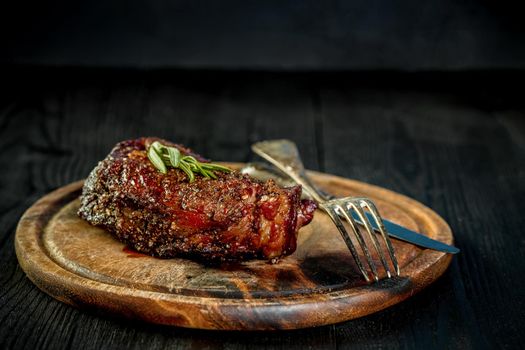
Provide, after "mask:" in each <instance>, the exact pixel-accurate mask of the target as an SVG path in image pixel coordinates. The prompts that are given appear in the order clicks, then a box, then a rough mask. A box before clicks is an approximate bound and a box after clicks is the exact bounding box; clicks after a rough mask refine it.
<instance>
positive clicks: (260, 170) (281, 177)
mask: <svg viewBox="0 0 525 350" xmlns="http://www.w3.org/2000/svg"><path fill="white" fill-rule="evenodd" d="M241 172H242V173H244V174H248V175H250V176H252V177H255V178H257V179H259V180H263V181H264V180H267V179H270V178H271V179H274V180H275V181H277V183H279V184H281V185H283V186H289V185H293V184H295V183H294V182H293V180H291V179H290V178H289V177H288V176H286V174H284V173H282V172H281V171H280V170H278V169H276V168H275V167H273V166H271V165H267V164H264V163H251V164H247V165H246V166H245V167H244V168H242V169H241ZM366 215H367V218H368V221H369V222H370V224H371V225H372V227H373V228H374V230H376V231H378V230H379V228H378V227H377V224H376V222H375V220H374V218H373V217H372V215H371V214H369V213H366ZM352 217H353V218H354V220H355V221H356V222H357V223H359V224H360V225H363V223H362V222H361V220H360V218H359V217H358V216H357V214H356V213H355V212H352ZM383 224H384V226H385V229H386V231H387V234H388V235H389V236H390V237H393V238H395V239H399V240H401V241H404V242H408V243H411V244H414V245H417V246H419V247H422V248H429V249H432V250H437V251H440V252H445V253H449V254H457V253H459V251H460V250H459V249H458V248H456V247H454V246H451V245H448V244H445V243H443V242H440V241H436V240H435V239H432V238H429V237H427V236H425V235H423V234H421V233H418V232H415V231H412V230H410V229H408V228H406V227H403V226H401V225H398V224H396V223H394V222H392V221H390V220H387V219H384V218H383Z"/></svg>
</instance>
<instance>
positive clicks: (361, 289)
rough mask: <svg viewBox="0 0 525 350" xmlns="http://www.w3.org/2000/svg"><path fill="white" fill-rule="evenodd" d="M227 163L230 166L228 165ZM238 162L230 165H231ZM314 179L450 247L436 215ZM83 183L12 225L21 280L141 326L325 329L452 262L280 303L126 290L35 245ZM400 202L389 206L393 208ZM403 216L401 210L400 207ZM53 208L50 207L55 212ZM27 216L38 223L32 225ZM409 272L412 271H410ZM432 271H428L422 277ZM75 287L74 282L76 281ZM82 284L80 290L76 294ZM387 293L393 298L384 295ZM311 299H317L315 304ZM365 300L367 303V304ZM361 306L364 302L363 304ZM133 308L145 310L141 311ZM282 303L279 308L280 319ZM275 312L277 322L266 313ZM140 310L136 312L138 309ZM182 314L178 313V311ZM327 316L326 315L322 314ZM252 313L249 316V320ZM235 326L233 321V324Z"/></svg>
mask: <svg viewBox="0 0 525 350" xmlns="http://www.w3.org/2000/svg"><path fill="white" fill-rule="evenodd" d="M230 164H232V163H230ZM238 165H239V163H234V166H238ZM309 174H310V175H311V176H312V177H313V178H314V179H315V178H316V177H324V178H325V179H327V180H329V181H335V182H341V181H342V182H346V183H352V184H354V185H357V186H360V187H363V188H365V189H366V191H367V192H369V191H372V192H375V193H382V194H388V195H394V196H395V197H397V198H398V199H399V200H400V201H401V202H404V203H405V204H410V206H409V207H410V208H417V209H418V210H421V211H422V213H423V214H420V215H425V216H427V217H430V218H431V219H432V223H433V224H434V225H435V226H436V227H435V228H434V229H439V230H440V231H439V239H440V240H441V241H443V242H444V243H447V244H453V234H452V231H451V229H450V227H449V226H448V224H447V223H446V222H445V221H444V219H443V218H441V217H440V216H439V215H438V214H437V213H436V212H434V211H433V210H431V209H430V208H428V207H426V206H425V205H423V204H422V203H420V202H417V201H416V200H414V199H412V198H409V197H407V196H404V195H402V194H399V193H396V192H393V191H391V190H388V189H385V188H382V187H379V186H375V185H371V184H367V183H364V182H360V181H356V180H351V179H347V178H343V177H339V176H336V175H330V174H325V173H319V172H313V171H309ZM82 183H83V180H80V181H76V182H73V183H71V184H69V185H66V186H64V187H61V188H59V189H57V190H55V191H53V192H51V193H49V194H47V195H45V196H44V197H42V198H41V199H39V200H38V201H37V202H36V203H35V204H33V205H32V206H31V207H30V208H29V209H28V210H27V211H26V212H25V213H24V214H23V216H22V218H21V219H20V221H19V223H18V226H17V230H16V234H15V250H16V255H17V258H18V261H19V263H20V266H21V267H22V269H23V270H24V272H25V273H26V275H27V276H28V278H29V279H30V280H31V281H32V282H33V283H34V284H35V285H36V286H37V287H39V288H40V289H41V290H43V291H44V292H45V293H47V294H49V295H51V296H52V297H54V298H55V299H57V300H60V301H62V302H65V303H67V304H70V305H73V306H76V307H79V308H83V309H84V308H92V307H93V306H95V307H96V308H98V309H101V310H103V311H105V312H108V313H110V314H114V315H121V316H125V317H128V318H133V319H141V320H144V321H147V322H153V323H159V324H166V325H175V326H182V327H188V328H200V329H221V330H275V329H298V328H306V327H312V326H320V325H327V324H333V323H338V322H343V321H347V320H350V319H355V318H358V317H362V316H366V315H368V314H371V313H374V312H377V311H380V310H382V309H385V308H387V307H389V306H392V305H394V304H397V303H399V302H401V301H403V300H405V299H407V298H409V297H410V296H412V295H414V294H415V293H417V292H419V291H420V290H422V289H423V288H425V287H427V286H428V285H430V284H431V283H432V282H434V281H435V280H436V279H437V278H439V277H440V276H441V275H442V274H443V273H444V272H445V270H446V269H447V267H448V266H449V264H450V262H451V259H452V256H451V255H450V254H446V253H443V252H437V251H432V250H429V249H423V250H421V252H420V253H419V254H418V255H417V256H416V257H415V258H414V259H412V260H411V261H410V262H409V263H408V264H407V265H405V266H404V267H403V275H405V276H408V277H409V278H406V279H404V278H399V277H396V278H393V279H384V280H381V281H380V282H379V283H376V284H369V285H362V286H357V287H352V288H349V289H343V290H337V291H332V292H320V293H313V294H311V295H304V294H301V295H300V297H299V296H294V295H290V296H287V297H283V296H281V297H279V298H278V299H276V298H275V297H274V298H256V299H249V300H247V299H239V298H226V297H220V298H218V297H213V296H210V297H205V299H206V303H203V302H202V300H203V297H202V296H190V295H177V294H173V293H163V292H157V291H146V290H139V289H133V288H129V287H125V286H117V285H112V284H106V283H104V282H101V281H96V280H90V279H88V278H86V277H85V276H80V275H77V274H75V273H73V272H71V271H69V270H67V269H65V268H64V267H63V266H60V265H59V264H58V263H56V262H55V261H54V260H53V259H52V258H51V257H50V256H48V255H47V254H46V253H45V248H44V247H43V244H42V242H40V241H39V240H37V241H36V242H35V237H36V238H38V237H39V235H41V233H42V230H43V229H44V227H45V223H46V222H47V221H45V220H49V219H50V218H51V217H52V215H50V214H49V208H47V209H46V206H45V204H46V203H49V202H53V203H55V204H56V203H57V202H59V201H60V200H61V199H62V200H63V199H64V197H66V196H68V195H71V194H72V193H74V192H75V191H78V189H79V188H80V187H81V186H82ZM399 204H400V203H399V202H398V203H396V205H399ZM400 208H403V210H405V211H406V210H407V208H406V207H405V206H403V207H400ZM59 209H60V206H56V208H55V209H54V210H55V212H56V211H58V210H59ZM35 216H37V218H38V219H39V221H37V222H38V223H39V224H38V225H35ZM416 267H417V268H416ZM430 271H431V272H432V273H428V272H430ZM81 282H82V283H81ZM80 285H82V288H80ZM390 294H392V295H393V296H395V297H392V296H390V297H388V296H389V295H390ZM319 296H323V297H325V298H324V299H323V300H319ZM370 300H373V301H374V302H372V303H371V302H370ZM365 301H366V302H365ZM136 303H140V304H142V305H148V308H147V309H148V310H149V312H144V308H143V307H142V308H138V307H136V306H135V304H136ZM283 303H284V305H285V306H286V307H285V308H284V309H285V311H284V315H283V311H282V310H283ZM277 308H280V309H279V319H278V320H277V319H275V318H274V317H272V315H273V314H274V313H275V312H276V310H277ZM139 309H140V310H139ZM181 310H182V311H181ZM328 311H331V312H328ZM254 315H255V317H254ZM283 317H284V320H286V321H287V322H283ZM236 320H237V321H236Z"/></svg>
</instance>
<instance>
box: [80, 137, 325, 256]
mask: <svg viewBox="0 0 525 350" xmlns="http://www.w3.org/2000/svg"><path fill="white" fill-rule="evenodd" d="M154 141H159V142H161V143H162V144H164V145H167V146H171V147H176V148H177V149H179V151H180V152H181V153H182V154H183V155H192V156H194V157H195V158H197V159H198V160H199V161H202V162H206V160H205V159H204V158H202V157H201V156H199V155H197V154H195V153H193V152H192V151H191V150H190V149H188V148H185V147H183V146H181V145H178V144H173V143H171V142H168V141H165V140H161V139H157V138H140V139H136V140H128V141H123V142H120V143H118V144H117V145H116V146H115V147H114V148H113V150H112V151H111V153H110V154H109V155H108V156H107V157H106V158H105V159H104V160H102V161H101V162H99V164H98V165H97V166H96V167H95V168H94V169H93V170H92V172H91V173H90V175H89V177H88V178H87V180H86V181H85V183H84V188H83V190H82V195H81V206H80V209H79V211H78V215H79V216H80V217H82V218H83V219H85V220H87V221H88V222H89V223H91V224H92V225H96V226H100V227H103V228H105V229H106V230H107V231H109V232H111V233H112V234H113V235H114V236H115V237H116V238H118V239H119V240H120V241H122V242H124V243H125V244H127V245H128V246H130V247H131V248H134V249H135V250H137V251H139V252H141V253H145V254H149V255H152V256H156V257H161V258H172V257H187V258H192V259H196V260H200V261H203V262H210V263H214V262H223V261H243V260H248V259H268V260H271V261H272V262H275V261H278V259H279V258H280V257H283V256H286V255H289V254H291V253H293V252H294V251H295V249H296V242H297V233H298V230H299V229H300V228H301V227H302V226H304V225H307V224H308V223H309V222H310V221H311V220H312V218H313V212H314V210H315V209H316V204H315V203H314V202H313V201H310V200H301V187H300V186H295V187H290V188H281V187H279V186H278V185H277V184H276V183H275V182H274V181H272V180H268V181H266V182H260V181H258V180H255V179H253V178H251V177H249V176H248V175H243V174H241V173H239V172H237V171H232V172H230V173H224V172H216V173H215V175H216V176H217V179H211V178H205V177H203V176H196V177H195V181H193V182H189V181H188V178H187V175H186V174H185V173H184V172H183V171H182V170H180V169H177V168H170V169H169V170H168V172H167V174H162V173H161V172H159V171H158V170H157V169H156V168H155V167H154V166H153V164H152V163H151V162H150V161H149V159H148V156H147V149H148V147H149V145H150V144H151V143H153V142H154Z"/></svg>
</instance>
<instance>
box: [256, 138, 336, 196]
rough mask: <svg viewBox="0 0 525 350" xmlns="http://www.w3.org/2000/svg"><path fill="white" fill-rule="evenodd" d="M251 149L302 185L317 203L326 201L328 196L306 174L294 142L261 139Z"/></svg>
mask: <svg viewBox="0 0 525 350" xmlns="http://www.w3.org/2000/svg"><path fill="white" fill-rule="evenodd" d="M252 151H253V152H255V153H256V154H258V155H259V156H261V157H262V158H264V159H266V160H267V161H268V162H270V163H272V164H273V165H275V166H276V167H277V168H278V169H279V170H281V171H282V172H284V173H285V174H287V175H288V176H290V177H291V178H292V179H293V180H294V181H295V182H296V183H298V184H300V185H301V186H303V188H304V190H305V191H306V192H308V193H309V194H310V196H311V197H312V198H313V199H314V200H315V201H316V202H318V203H319V204H323V203H324V202H326V201H327V199H328V198H327V197H326V196H325V195H324V194H322V193H321V192H320V191H319V190H317V188H316V187H315V185H314V184H313V183H312V182H311V181H310V180H309V179H308V177H307V176H306V172H305V170H304V165H303V162H302V161H301V157H300V155H299V151H298V150H297V146H296V145H295V143H294V142H292V141H290V140H286V139H282V140H268V141H261V142H257V143H254V144H253V145H252Z"/></svg>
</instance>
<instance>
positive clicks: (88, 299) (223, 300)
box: [15, 173, 453, 330]
mask: <svg viewBox="0 0 525 350" xmlns="http://www.w3.org/2000/svg"><path fill="white" fill-rule="evenodd" d="M313 178H314V180H316V181H317V182H318V183H319V184H320V185H321V186H322V187H323V188H324V189H325V190H327V191H330V192H332V193H334V194H337V195H340V196H344V195H354V196H368V197H370V198H372V199H373V200H374V201H375V202H376V203H377V205H378V207H379V209H380V211H381V213H382V214H383V215H384V216H385V217H388V218H389V219H391V220H393V221H395V222H397V223H399V224H402V225H404V226H406V227H409V228H411V229H413V230H417V231H420V232H424V233H425V234H426V235H428V236H430V237H432V238H434V239H438V240H440V241H443V242H445V243H449V244H450V243H452V241H453V237H452V232H451V230H450V228H449V227H448V225H447V224H446V223H445V222H444V220H443V219H441V218H440V217H439V216H438V215H437V214H436V213H435V212H433V211H431V210H430V209H428V208H427V207H425V206H423V205H422V204H420V203H418V202H416V201H414V200H411V199H409V198H407V197H405V196H402V195H399V194H396V193H394V192H391V191H388V190H385V189H382V188H379V187H374V186H371V185H367V184H365V183H361V182H357V181H352V180H348V179H343V178H340V177H335V176H331V175H326V174H321V173H314V174H313ZM81 186H82V182H81V181H80V182H76V183H73V184H71V185H68V186H65V187H62V188H60V189H58V190H56V191H54V192H52V193H51V194H49V195H47V196H45V197H43V198H42V199H41V200H40V201H38V202H37V203H36V204H35V205H34V206H33V207H31V208H30V209H29V210H28V211H27V212H26V213H25V214H24V216H23V217H22V219H21V221H20V224H19V227H18V229H17V235H16V240H15V245H16V249H17V256H18V259H19V262H20V265H21V266H22V268H23V269H24V271H25V272H26V273H27V275H28V277H29V278H30V279H31V280H32V281H33V282H34V283H35V284H36V285H37V286H38V287H39V288H40V289H42V290H43V291H45V292H46V293H48V294H50V295H51V296H53V297H55V298H56V299H58V300H60V301H63V302H66V303H68V304H72V305H75V306H77V307H80V308H92V307H95V308H98V309H100V310H101V311H102V312H107V313H111V314H117V315H122V316H126V317H130V318H137V319H141V320H145V321H148V322H154V323H161V324H168V325H175V326H182V327H189V328H204V329H230V330H269V329H295V328H304V327H311V326H320V325H326V324H331V323H337V322H341V321H346V320H349V319H354V318H358V317H361V316H364V315H368V314H371V313H374V312H376V311H379V310H382V309H384V308H386V307H389V306H391V305H393V304H396V303H399V302H401V301H403V300H404V299H406V298H408V297H410V296H412V295H414V294H415V293H416V292H418V291H420V290H421V289H423V288H424V287H426V286H427V285H429V284H430V283H432V282H433V281H434V280H435V279H437V278H438V277H439V276H440V275H441V274H442V273H443V272H444V271H445V269H446V267H447V266H448V265H449V263H450V260H451V256H450V255H447V254H445V253H441V252H436V251H431V250H427V249H420V248H417V247H415V246H413V245H410V244H407V243H402V242H398V241H394V247H395V249H396V255H397V259H398V261H399V264H400V266H401V271H402V273H401V276H399V277H395V278H393V279H383V280H381V281H380V282H378V283H372V284H367V283H365V282H364V280H363V279H362V278H361V276H360V274H359V272H358V269H357V267H356V266H355V263H354V261H353V259H352V256H351V255H350V252H349V251H348V249H347V247H346V246H345V244H344V242H343V240H342V238H341V237H340V235H339V233H338V231H337V229H336V228H335V226H334V225H333V224H332V223H331V221H330V219H329V218H328V216H327V215H325V214H324V213H323V212H321V211H317V212H316V214H315V218H314V220H313V221H312V223H311V224H310V225H308V226H306V227H304V228H303V229H301V231H300V233H299V242H298V249H297V251H296V252H295V253H294V254H293V255H291V256H289V257H286V258H284V259H282V261H281V262H279V263H278V264H270V263H268V262H266V261H261V260H255V261H249V262H245V263H240V264H234V265H231V264H230V265H225V266H221V267H210V266H204V265H202V264H200V263H197V262H194V261H191V260H187V259H157V258H153V257H149V256H146V255H143V254H139V253H137V252H134V251H133V250H130V249H129V248H127V247H126V246H125V245H123V244H122V243H120V242H119V241H117V240H116V239H115V238H114V237H113V236H112V235H110V234H109V233H108V232H106V231H105V230H103V229H100V228H97V227H94V226H91V225H89V224H88V223H87V222H85V221H84V220H82V219H80V218H79V217H78V216H77V214H76V212H77V210H78V207H79V200H78V196H79V194H80V189H81ZM368 244H369V245H370V246H371V242H368ZM373 256H374V259H375V262H376V265H378V266H379V265H380V261H379V257H378V256H377V255H373ZM380 271H381V275H382V277H385V272H384V271H383V270H380Z"/></svg>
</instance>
